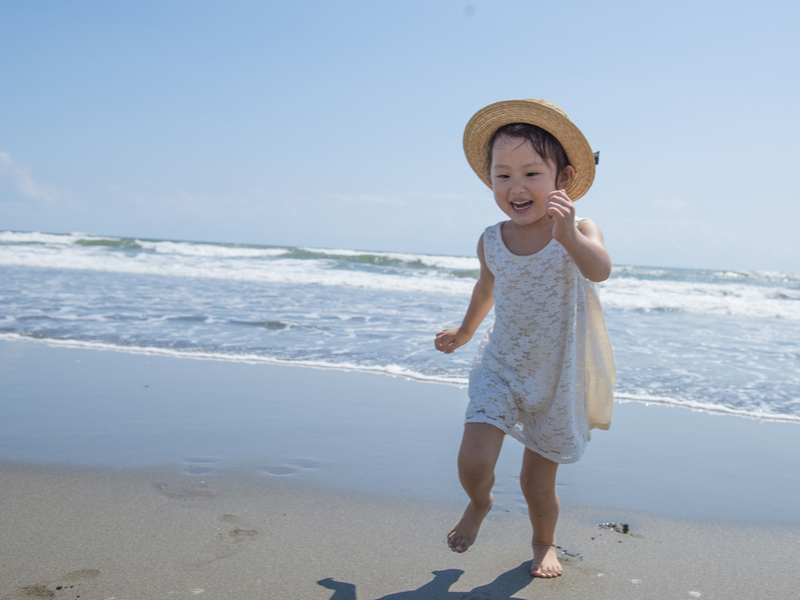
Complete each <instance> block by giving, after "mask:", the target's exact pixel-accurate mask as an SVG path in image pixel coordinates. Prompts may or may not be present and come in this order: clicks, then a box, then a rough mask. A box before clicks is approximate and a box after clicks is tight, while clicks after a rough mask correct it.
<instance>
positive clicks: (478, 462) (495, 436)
mask: <svg viewBox="0 0 800 600" xmlns="http://www.w3.org/2000/svg"><path fill="white" fill-rule="evenodd" d="M505 435H506V434H505V433H503V432H502V431H501V430H500V429H498V428H497V427H495V426H494V425H489V424H488V423H467V424H466V425H465V426H464V437H463V438H462V440H461V450H460V451H459V453H458V477H459V479H460V480H461V485H462V486H463V488H464V491H465V492H467V496H469V504H468V505H467V508H466V510H465V511H464V514H463V515H462V516H461V519H460V520H459V521H458V523H456V524H455V527H453V529H452V530H451V531H450V533H449V534H447V545H448V546H450V548H451V549H452V550H453V552H465V551H466V550H467V548H469V547H470V546H471V545H472V544H474V543H475V538H477V537H478V530H479V529H480V527H481V523H483V519H484V518H485V517H486V515H487V514H488V513H489V510H490V509H491V508H492V486H493V485H494V467H495V465H496V464H497V457H498V456H500V449H501V448H502V447H503V439H504V438H505Z"/></svg>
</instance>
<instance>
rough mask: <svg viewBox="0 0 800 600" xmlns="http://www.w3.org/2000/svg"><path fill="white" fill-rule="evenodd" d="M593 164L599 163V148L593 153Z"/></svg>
mask: <svg viewBox="0 0 800 600" xmlns="http://www.w3.org/2000/svg"><path fill="white" fill-rule="evenodd" d="M594 164H595V165H599V164H600V150H598V151H597V152H595V153H594Z"/></svg>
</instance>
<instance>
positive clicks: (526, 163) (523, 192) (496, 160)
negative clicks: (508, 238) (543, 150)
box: [489, 135, 574, 226]
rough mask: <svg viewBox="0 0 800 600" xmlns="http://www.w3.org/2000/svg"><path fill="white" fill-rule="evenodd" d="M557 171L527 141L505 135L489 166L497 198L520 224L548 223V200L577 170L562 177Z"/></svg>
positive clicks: (496, 146)
mask: <svg viewBox="0 0 800 600" xmlns="http://www.w3.org/2000/svg"><path fill="white" fill-rule="evenodd" d="M556 171H557V170H556V165H555V164H554V163H553V161H550V160H545V159H543V158H542V157H541V156H540V155H539V153H538V152H536V150H534V149H533V145H532V144H531V143H530V142H529V141H528V140H526V139H522V138H517V137H508V136H504V135H503V136H500V137H498V138H497V139H496V140H495V142H494V146H493V147H492V162H491V165H490V167H489V176H490V178H491V182H492V190H493V191H494V199H495V202H497V205H498V206H499V207H500V210H502V211H503V212H504V213H506V214H507V215H508V216H509V217H510V218H511V220H512V221H513V222H514V223H515V224H517V225H520V226H526V225H542V224H545V223H547V221H548V219H547V212H546V209H547V197H548V195H549V194H550V192H552V191H554V190H557V189H562V188H564V187H566V185H568V183H569V179H571V174H572V173H573V172H574V169H572V167H567V168H566V169H565V170H564V171H562V172H561V174H560V176H558V175H557V172H556ZM557 177H558V179H559V180H560V181H558V182H557V181H556V179H557Z"/></svg>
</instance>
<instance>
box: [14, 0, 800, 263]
mask: <svg viewBox="0 0 800 600" xmlns="http://www.w3.org/2000/svg"><path fill="white" fill-rule="evenodd" d="M798 13H800V10H798V4H797V3H796V2H789V1H785V2H776V1H769V0H767V1H765V2H761V3H752V2H746V3H743V2H735V1H733V2H731V1H728V2H722V1H716V0H710V1H707V2H703V1H697V0H694V1H692V2H684V1H682V0H677V1H675V2H670V3H649V2H648V3H645V2H619V1H617V2H615V1H607V2H584V1H574V2H569V1H564V2H534V1H522V0H520V1H506V0H495V1H491V2H489V1H486V0H485V1H480V0H475V1H459V2H456V1H450V0H420V1H418V0H411V1H407V2H384V1H380V0H372V1H361V2H356V1H346V0H343V1H325V2H322V1H305V0H295V1H293V2H272V1H264V2H256V1H252V0H247V1H243V0H228V1H226V2H221V1H220V2H212V1H207V0H191V1H170V0H159V1H157V2H153V1H150V0H135V1H119V2H103V1H100V0H96V1H79V0H73V1H70V2H55V1H43V0H5V1H3V2H0V66H1V67H2V70H1V71H0V72H2V78H0V230H7V229H12V230H22V231H47V232H72V231H81V232H88V233H95V234H105V235H118V236H129V237H143V238H144V237H146V238H167V239H185V240H197V241H220V242H233V243H255V244H275V245H291V246H317V247H329V248H330V247H338V248H356V249H363V250H391V251H408V252H424V253H436V254H458V255H470V254H473V253H474V249H475V245H476V242H477V239H478V236H479V235H480V233H481V231H482V230H483V228H484V227H486V226H487V225H489V224H492V223H494V222H497V221H499V220H501V219H502V217H503V215H502V213H501V212H500V211H499V210H498V209H497V207H496V206H495V205H494V203H493V200H492V197H491V193H490V191H489V190H488V189H487V188H485V187H484V186H483V184H482V183H481V182H480V181H479V180H478V178H477V177H476V176H475V175H474V174H473V173H472V172H471V171H470V169H469V167H468V165H467V163H466V160H465V159H464V156H463V152H462V150H461V135H462V132H463V128H464V126H465V124H466V122H467V120H468V119H469V118H470V116H472V114H473V113H474V112H475V111H477V110H478V109H480V108H481V107H483V106H485V105H487V104H490V103H492V102H496V101H498V100H506V99H510V98H524V97H538V98H547V99H549V100H552V101H554V102H557V103H558V104H560V105H561V106H562V107H563V108H564V109H565V110H566V111H567V112H568V113H569V114H570V116H571V117H572V119H573V120H574V121H575V122H576V123H577V124H578V126H579V127H581V129H582V130H583V131H584V133H585V134H586V137H587V138H588V139H589V142H590V143H591V145H592V146H593V148H594V149H596V150H600V152H601V161H600V166H599V167H598V172H597V178H596V179H595V184H594V187H593V188H592V190H591V191H590V192H589V194H588V195H587V196H585V197H584V198H582V199H581V200H580V201H579V202H578V205H577V207H578V212H579V214H581V215H583V216H588V217H591V218H592V219H594V220H595V221H596V222H597V223H598V224H599V225H600V226H601V228H602V229H603V231H604V233H605V236H606V242H607V246H608V248H609V250H610V252H611V254H612V257H613V258H614V260H615V262H616V263H618V264H634V265H642V266H665V267H689V268H714V269H737V270H738V269H741V270H745V269H755V270H777V271H789V272H794V273H800V236H798V234H797V228H798V225H797V224H798V223H800V208H799V207H798V205H799V204H800V193H799V192H798V188H797V173H798V171H799V170H800V167H799V166H798V165H799V164H800V144H798V139H800V117H798V107H799V103H798V98H800V42H798V36H797V34H796V25H797V23H798V22H800V14H798Z"/></svg>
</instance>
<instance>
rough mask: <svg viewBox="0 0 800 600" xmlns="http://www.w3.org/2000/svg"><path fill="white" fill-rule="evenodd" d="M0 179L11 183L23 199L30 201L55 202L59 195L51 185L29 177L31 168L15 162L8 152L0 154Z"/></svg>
mask: <svg viewBox="0 0 800 600" xmlns="http://www.w3.org/2000/svg"><path fill="white" fill-rule="evenodd" d="M0 178H3V179H7V180H9V181H11V183H12V184H13V185H14V186H15V187H16V188H17V190H18V191H19V192H20V193H21V194H22V195H23V196H24V197H25V198H30V199H32V200H45V201H47V202H55V201H56V200H57V199H58V197H59V196H60V195H61V194H60V193H59V191H58V190H57V189H56V188H55V187H53V186H52V185H47V184H45V183H40V182H38V181H36V180H35V179H34V178H33V177H31V168H30V167H29V166H27V165H23V164H20V163H19V162H17V161H16V160H15V159H14V157H13V156H11V154H9V153H8V152H0Z"/></svg>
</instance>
